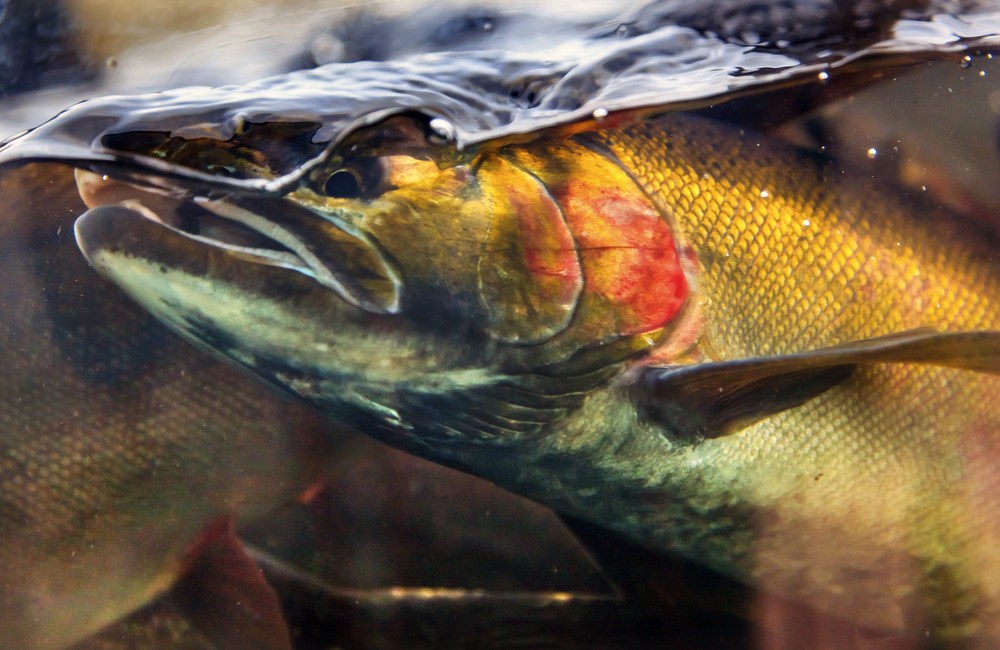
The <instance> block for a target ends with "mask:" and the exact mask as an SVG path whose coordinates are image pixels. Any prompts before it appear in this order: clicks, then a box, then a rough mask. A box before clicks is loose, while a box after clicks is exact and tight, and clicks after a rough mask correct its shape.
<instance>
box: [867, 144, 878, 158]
mask: <svg viewBox="0 0 1000 650" xmlns="http://www.w3.org/2000/svg"><path fill="white" fill-rule="evenodd" d="M867 153H868V157H869V158H874V157H875V156H877V155H878V149H876V148H875V147H869V148H868V152H867Z"/></svg>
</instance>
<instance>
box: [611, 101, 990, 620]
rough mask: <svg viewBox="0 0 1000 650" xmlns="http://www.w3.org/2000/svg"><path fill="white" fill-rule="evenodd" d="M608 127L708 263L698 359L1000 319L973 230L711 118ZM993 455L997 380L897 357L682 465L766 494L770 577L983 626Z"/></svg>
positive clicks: (823, 595)
mask: <svg viewBox="0 0 1000 650" xmlns="http://www.w3.org/2000/svg"><path fill="white" fill-rule="evenodd" d="M734 135H737V136H739V137H733V136H734ZM593 141H596V142H598V143H600V145H599V146H600V147H606V148H607V150H608V151H609V152H610V153H611V154H613V155H614V156H615V157H616V158H617V159H618V160H619V161H621V163H622V165H623V166H624V167H625V168H626V169H627V170H629V171H630V172H631V173H632V174H633V175H634V177H635V178H636V180H637V182H638V183H639V184H640V185H641V186H643V187H644V188H645V189H646V190H647V191H648V192H649V194H650V196H651V197H652V198H653V200H654V201H655V202H656V203H657V205H659V206H660V208H661V209H662V211H663V213H664V215H665V218H667V219H669V220H670V221H671V222H672V223H673V224H674V226H675V228H676V229H677V230H678V239H679V240H680V241H681V242H682V243H681V245H682V246H683V247H685V248H686V249H688V251H690V253H691V254H692V255H691V257H692V258H693V259H694V260H696V263H695V266H694V268H695V273H693V274H692V277H693V285H694V289H693V296H692V300H693V305H692V306H693V307H694V308H696V309H697V310H698V311H700V313H701V318H702V319H703V330H702V335H701V338H700V340H699V341H698V344H697V348H696V354H698V355H699V356H700V357H701V359H702V360H703V361H711V360H720V359H734V358H744V357H766V356H768V355H774V354H781V353H790V352H797V351H804V350H810V349H815V348H818V347H823V346H827V345H832V344H837V343H843V342H847V341H855V340H860V339H866V338H871V337H874V336H879V335H886V334H892V333H897V332H902V331H905V330H911V329H914V328H921V327H930V328H935V329H937V330H940V331H968V330H990V329H993V330H995V329H997V328H1000V265H998V263H997V259H996V241H997V240H996V239H995V238H993V236H992V235H991V234H990V233H984V232H981V231H980V230H979V228H978V227H977V226H975V225H972V224H968V223H964V222H962V221H961V220H960V219H958V218H955V217H954V216H952V215H948V214H945V213H942V212H939V211H935V210H933V209H931V208H927V207H926V206H925V205H924V204H922V203H920V202H917V201H908V202H904V201H901V200H900V198H899V197H898V195H897V194H896V190H895V189H894V188H892V187H884V186H880V185H878V184H876V183H873V182H868V181H867V180H865V179H859V178H857V177H851V176H846V175H844V174H843V173H842V172H841V171H839V170H838V169H837V168H836V167H835V166H833V165H832V164H831V163H829V162H825V161H822V160H819V159H816V158H814V157H811V156H808V155H805V154H800V153H798V152H795V151H792V150H790V149H785V148H775V147H773V145H772V144H770V143H768V142H765V141H762V140H761V139H760V136H757V135H755V134H742V133H733V132H729V131H723V130H719V129H716V128H714V127H713V126H712V125H711V124H710V123H707V122H703V121H696V120H691V121H688V120H685V119H667V120H661V121H659V122H653V123H646V124H638V125H634V126H629V127H626V128H624V129H622V130H618V131H614V130H610V131H604V132H599V133H596V134H595V135H594V136H593ZM921 208H922V209H921ZM655 354H656V353H655V352H654V355H655ZM998 452H1000V379H998V378H997V377H995V376H993V375H986V374H976V373H970V372H967V371H959V370H952V369H946V368H941V367H935V366H927V365H906V364H882V365H873V366H869V367H865V368H862V369H861V370H860V371H859V372H858V373H857V374H856V375H855V376H854V377H853V378H852V379H850V380H849V381H848V382H846V383H845V384H843V385H841V386H838V387H836V388H834V389H832V390H830V391H829V392H827V393H825V394H823V395H821V396H819V397H817V398H815V399H814V400H812V401H810V402H808V403H806V404H804V405H802V406H800V407H798V408H794V409H790V410H788V411H785V412H783V413H780V414H778V415H775V416H772V417H770V418H768V419H765V420H763V421H761V422H759V423H758V424H756V425H753V426H751V427H749V428H747V429H745V430H743V431H740V432H737V433H735V434H733V435H729V436H724V437H722V438H718V439H711V440H706V441H704V442H703V443H701V444H700V445H698V446H696V447H694V448H693V449H692V450H690V452H688V454H687V457H686V459H685V460H684V461H683V462H682V463H681V467H680V468H678V469H685V468H686V470H687V471H689V472H691V473H692V475H698V476H699V477H700V480H699V482H698V483H699V486H700V489H703V490H706V491H710V492H713V491H717V492H718V493H719V495H720V499H725V500H730V499H733V498H734V497H735V498H736V499H738V500H740V501H743V502H744V503H745V505H747V506H749V507H750V508H752V510H753V511H754V513H755V517H757V523H756V525H755V526H756V534H755V541H754V543H753V548H752V549H751V553H750V555H751V557H753V558H754V560H753V563H754V566H753V567H752V568H750V575H751V576H752V577H753V578H754V579H756V580H759V581H761V582H762V583H763V584H771V585H780V587H779V590H780V591H786V592H787V593H794V592H803V593H802V595H804V596H805V598H806V600H807V601H809V602H813V603H814V604H819V605H821V606H822V607H824V608H826V609H831V610H833V611H835V612H839V613H841V614H849V615H850V616H851V617H852V618H860V619H861V620H866V619H867V620H868V621H870V622H872V623H876V624H877V626H878V627H886V626H888V627H892V626H893V624H902V622H903V620H904V619H908V621H907V627H908V628H910V629H919V627H920V626H921V623H920V622H919V621H921V620H923V621H924V623H925V624H926V625H927V626H928V627H936V628H937V629H941V626H943V627H944V628H950V629H952V631H956V630H965V631H976V630H979V631H981V630H983V629H984V628H990V626H991V625H992V624H991V623H989V621H991V620H995V614H996V612H997V611H998V609H997V608H998V607H1000V581H998V578H1000V554H998V553H997V550H996V549H998V548H1000V497H998V494H1000V492H998V488H1000V466H998V463H997V461H998V459H1000V456H998ZM861 604H863V605H861ZM992 631H993V632H994V633H996V632H997V630H996V629H993V630H992Z"/></svg>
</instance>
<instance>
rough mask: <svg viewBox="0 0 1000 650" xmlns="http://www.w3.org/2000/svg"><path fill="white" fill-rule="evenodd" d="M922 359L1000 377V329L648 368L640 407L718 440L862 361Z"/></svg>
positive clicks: (673, 427) (677, 431)
mask: <svg viewBox="0 0 1000 650" xmlns="http://www.w3.org/2000/svg"><path fill="white" fill-rule="evenodd" d="M873 363H921V364H932V365H939V366H947V367H951V368H962V369H966V370H974V371H977V372H986V373H990V374H1000V332H995V331H981V332H936V331H933V330H929V329H917V330H909V331H906V332H900V333H897V334H889V335H886V336H879V337H876V338H871V339H864V340H861V341H851V342H849V343H844V344H841V345H835V346H832V347H828V348H820V349H817V350H810V351H807V352H797V353H794V354H784V355H778V356H773V357H755V358H749V359H735V360H732V361H718V362H711V363H700V364H694V365H690V366H678V367H672V368H663V367H651V368H646V369H645V370H644V371H643V373H642V375H641V377H640V378H639V381H638V382H637V386H636V393H635V396H636V401H637V405H638V407H639V409H640V411H641V412H642V413H643V414H644V415H645V416H646V417H649V418H650V419H651V420H653V421H656V422H659V423H661V424H663V425H664V426H665V427H667V428H668V429H669V430H670V431H671V434H672V435H674V436H676V437H678V438H680V439H684V440H689V441H698V440H701V439H704V438H718V437H721V436H724V435H728V434H730V433H732V432H734V431H736V430H738V429H740V428H743V427H745V426H748V425H750V424H753V423H754V422H757V421H758V420H761V419H763V418H765V417H768V416H771V415H774V414H776V413H779V412H781V411H784V410H787V409H790V408H794V407H796V406H799V405H801V404H803V403H805V402H806V401H808V400H810V399H812V398H813V397H816V396H818V395H820V394H822V393H824V392H826V391H827V390H829V389H830V388H833V387H834V386H836V385H837V384H840V383H842V382H844V381H846V380H847V378H848V377H850V376H851V374H852V373H853V372H854V370H855V369H856V368H857V367H858V366H860V365H862V364H873Z"/></svg>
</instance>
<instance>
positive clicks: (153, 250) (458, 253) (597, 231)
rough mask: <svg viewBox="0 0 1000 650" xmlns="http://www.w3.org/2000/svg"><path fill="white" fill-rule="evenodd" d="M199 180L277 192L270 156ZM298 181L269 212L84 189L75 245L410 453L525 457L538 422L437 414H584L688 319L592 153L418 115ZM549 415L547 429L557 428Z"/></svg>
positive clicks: (133, 287) (270, 199)
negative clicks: (451, 131)
mask: <svg viewBox="0 0 1000 650" xmlns="http://www.w3.org/2000/svg"><path fill="white" fill-rule="evenodd" d="M162 146H163V145H162V144H161V147H162ZM272 148H274V149H277V150H280V147H272ZM166 150H167V151H170V152H175V151H176V152H180V151H186V153H185V155H186V156H188V159H190V158H191V157H192V156H193V157H194V158H197V157H198V155H197V152H196V151H193V150H191V149H190V147H186V146H183V145H181V144H177V143H174V144H171V145H169V146H167V147H166ZM227 156H228V157H227ZM165 158H166V159H167V160H169V159H170V156H169V155H168V156H166V157H165ZM202 160H203V161H204V160H208V161H210V162H209V163H207V165H211V167H212V169H224V170H227V171H226V173H228V174H232V173H233V171H231V170H235V172H236V173H237V174H243V175H246V176H255V177H256V178H260V179H264V180H265V181H266V180H269V179H270V180H273V179H275V178H279V175H280V174H281V170H276V169H275V168H273V167H272V166H271V165H270V163H269V161H268V159H267V156H266V155H261V150H260V149H257V150H256V151H254V152H253V154H252V155H248V154H245V153H243V152H240V151H239V150H237V149H235V148H230V150H229V151H228V153H227V152H226V148H225V147H222V148H216V149H215V150H214V151H213V152H212V154H211V155H207V156H206V157H205V158H204V159H202ZM207 165H204V164H203V166H204V167H205V169H206V171H211V170H209V169H208V167H207ZM146 173H148V170H147V172H146ZM295 174H296V180H295V183H294V184H292V185H289V186H287V187H283V188H281V189H280V191H275V192H270V193H269V192H266V191H260V190H259V189H254V190H240V189H238V188H237V189H233V188H232V187H230V186H225V187H211V186H210V184H209V185H204V186H201V187H194V186H193V185H192V184H191V183H190V182H187V181H185V182H176V181H175V179H168V181H169V182H164V176H163V175H161V174H154V175H153V178H151V179H146V180H144V181H141V182H137V180H136V179H137V178H139V177H141V176H142V175H141V174H140V175H136V174H134V173H133V174H132V177H131V178H129V179H127V180H126V181H124V182H123V181H122V180H116V179H115V178H114V177H113V176H105V175H99V174H97V173H95V172H92V171H83V172H78V184H79V187H80V190H81V194H82V196H83V198H84V201H85V202H86V203H87V204H88V206H89V207H90V208H91V209H90V211H88V213H87V214H86V215H84V216H83V217H82V218H81V219H80V220H79V221H78V223H77V226H76V232H77V239H78V242H79V244H80V246H81V249H82V250H83V251H84V253H85V255H86V256H87V258H88V259H89V260H90V262H91V264H92V265H93V266H94V267H95V268H96V269H97V270H98V271H100V272H101V273H102V274H104V275H105V276H107V277H108V278H110V279H111V280H113V281H114V282H115V283H117V284H118V285H120V286H121V287H122V288H123V289H124V290H125V291H126V292H127V293H129V294H130V295H131V296H132V297H133V298H134V299H136V300H137V301H139V302H140V303H141V304H142V305H143V306H145V307H146V308H147V309H148V310H149V311H151V312H152V313H153V314H154V315H156V316H157V317H159V318H160V319H161V320H163V321H164V322H166V323H167V324H168V325H170V326H171V327H172V328H174V329H175V330H176V331H178V332H179V333H181V334H182V335H183V336H185V337H187V338H189V339H191V340H192V341H194V342H195V343H197V344H198V345H200V346H202V347H204V348H208V349H209V350H211V351H212V352H214V353H216V354H221V355H223V356H225V357H228V358H229V359H231V360H233V361H235V362H236V363H238V364H240V365H242V366H244V367H245V368H247V369H249V370H250V371H251V372H253V373H255V374H257V375H259V376H262V377H263V378H265V379H266V380H268V381H270V382H272V383H274V384H277V385H278V386H280V387H281V388H283V389H285V390H286V391H289V392H291V393H293V394H295V395H297V396H299V397H302V398H305V399H306V400H308V401H310V402H312V403H314V404H318V405H319V406H321V407H322V408H324V410H326V411H327V412H330V413H333V414H334V415H335V416H337V417H338V418H341V419H345V420H347V421H349V422H350V423H351V424H354V425H356V426H364V427H365V428H367V429H368V430H372V428H375V429H388V430H390V431H391V432H392V433H390V435H389V437H390V438H393V440H395V441H396V442H399V441H398V439H397V437H398V436H400V435H402V436H404V437H405V438H407V439H410V438H414V437H416V438H424V439H426V438H427V436H426V435H424V434H426V433H427V431H428V429H439V430H441V431H445V430H446V433H444V434H442V435H447V436H457V437H460V438H470V437H471V438H476V439H479V438H481V437H482V436H484V435H486V430H490V431H492V432H493V433H495V434H497V435H499V436H500V437H516V436H517V435H518V434H519V433H522V432H523V429H522V427H521V425H522V424H525V421H521V420H517V418H513V419H510V422H511V423H510V424H509V426H507V425H506V424H505V425H504V426H502V427H500V429H501V431H499V432H498V431H496V430H495V429H496V427H490V426H486V425H483V426H480V424H481V422H480V420H481V418H479V417H478V416H469V417H470V422H471V421H472V420H475V421H476V424H470V425H469V426H468V427H459V426H457V425H455V424H454V423H453V422H452V423H449V422H442V418H441V417H439V416H440V411H442V410H446V411H447V412H448V413H468V412H469V409H473V410H475V408H488V409H494V408H498V404H497V403H496V400H497V399H499V398H498V397H497V395H499V394H500V393H503V394H505V395H508V396H509V395H510V394H512V393H516V392H517V389H515V388H511V386H513V385H518V386H521V387H523V386H524V385H526V383H532V382H535V383H532V386H535V385H536V384H537V378H538V377H540V376H544V377H548V378H555V379H552V382H554V384H558V386H559V388H558V391H559V392H561V393H566V394H569V393H572V394H574V395H577V396H579V395H580V394H581V393H583V392H586V391H585V390H582V389H581V387H584V388H586V389H589V388H593V387H595V386H597V385H600V384H603V383H605V382H606V380H607V377H608V376H609V375H610V374H614V373H615V372H618V371H619V370H620V369H621V367H622V366H623V364H625V363H626V362H627V361H628V360H630V359H633V358H635V357H636V356H637V355H640V354H641V353H642V352H643V351H644V350H647V349H649V348H650V347H652V346H653V345H654V344H655V343H656V342H657V341H658V340H659V338H660V337H661V336H662V334H663V332H664V330H665V329H666V328H667V327H668V326H669V325H670V324H671V323H672V322H673V321H675V320H677V316H678V314H679V313H680V312H681V311H682V308H683V306H684V302H685V298H686V294H687V284H686V277H685V269H684V268H683V264H682V263H681V259H680V255H679V253H678V251H677V247H676V244H675V242H674V240H673V239H672V236H671V230H670V227H669V225H668V224H667V222H666V221H665V220H664V219H663V217H662V215H661V214H660V212H659V211H658V210H657V209H656V208H655V206H653V205H652V203H651V202H650V200H649V199H648V198H647V197H646V195H645V194H644V193H643V192H642V191H641V190H639V189H638V188H637V187H636V186H635V183H634V182H632V181H631V180H630V179H629V178H628V177H627V176H626V174H625V173H624V172H623V171H622V170H621V169H620V168H619V167H618V166H617V165H615V164H614V163H613V162H612V161H609V159H608V157H607V156H604V155H601V154H600V153H598V152H596V151H594V150H592V149H590V148H588V147H587V146H585V145H584V144H581V143H580V142H576V141H573V140H570V139H566V138H560V139H558V140H538V141H528V142H514V143H510V142H505V143H498V144H495V145H493V146H482V147H477V148H475V149H469V150H462V149H460V148H458V147H455V146H453V143H452V142H449V140H448V139H447V138H446V137H443V136H442V134H441V131H440V128H439V126H438V125H436V124H434V120H432V119H430V118H427V117H426V116H423V115H420V114H412V113H407V114H400V115H395V116H392V117H388V118H386V119H384V120H382V121H380V122H378V123H376V124H373V125H370V126H368V127H366V128H363V129H359V130H357V131H356V132H354V133H352V134H350V135H349V136H347V137H345V138H343V139H342V140H341V141H339V142H338V143H337V144H336V146H335V147H331V148H330V149H329V150H328V151H326V152H325V153H324V154H323V155H322V156H320V157H318V158H316V159H315V160H314V162H312V163H310V164H309V165H306V166H303V167H300V168H299V169H297V170H296V172H295ZM199 182H200V181H199ZM142 184H145V185H146V186H147V187H140V185H142ZM609 206H614V207H613V209H609ZM585 278H586V280H587V281H586V282H585ZM649 287H655V289H652V290H651V289H649ZM546 381H548V380H546ZM534 390H535V388H532V389H531V391H534ZM531 391H527V390H525V391H522V393H524V394H527V393H530V392H531ZM543 392H546V391H543ZM548 392H552V391H548ZM484 394H489V396H490V398H489V400H487V401H488V402H489V406H483V405H482V400H483V399H484V398H483V395H484ZM519 394H521V393H519ZM522 397H523V399H522V400H521V401H522V402H524V401H527V402H532V403H537V401H538V400H537V395H535V396H534V397H531V396H527V397H525V396H524V395H522ZM559 397H563V395H559ZM519 399H520V398H519ZM546 399H547V398H546ZM553 399H554V398H553ZM508 401H509V400H508ZM515 401H516V400H515ZM429 404H434V407H433V408H431V407H429V406H428V405H429ZM475 404H478V405H479V406H475ZM446 405H447V406H446ZM508 406H511V408H514V407H515V406H516V407H517V408H518V409H520V408H521V407H524V406H525V404H523V403H519V404H517V405H509V404H508ZM546 409H547V412H546V415H545V417H541V416H538V417H534V416H533V417H531V418H527V420H530V421H531V422H532V423H533V424H532V426H534V425H535V424H539V423H540V422H543V421H546V420H547V419H550V418H551V417H552V416H553V415H552V414H553V413H555V412H557V411H558V410H559V409H555V408H552V409H549V408H548V407H546ZM519 412H520V411H519ZM526 417H527V416H526ZM444 420H449V418H444ZM414 432H417V433H414ZM439 433H440V431H439ZM383 437H384V436H383ZM431 437H434V436H433V435H431ZM403 446H406V447H410V446H411V445H409V444H404V445H403Z"/></svg>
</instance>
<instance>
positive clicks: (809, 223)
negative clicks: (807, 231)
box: [802, 219, 812, 228]
mask: <svg viewBox="0 0 1000 650" xmlns="http://www.w3.org/2000/svg"><path fill="white" fill-rule="evenodd" d="M811 225H812V221H809V220H808V219H803V220H802V226H803V227H804V228H808V227H809V226H811Z"/></svg>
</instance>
